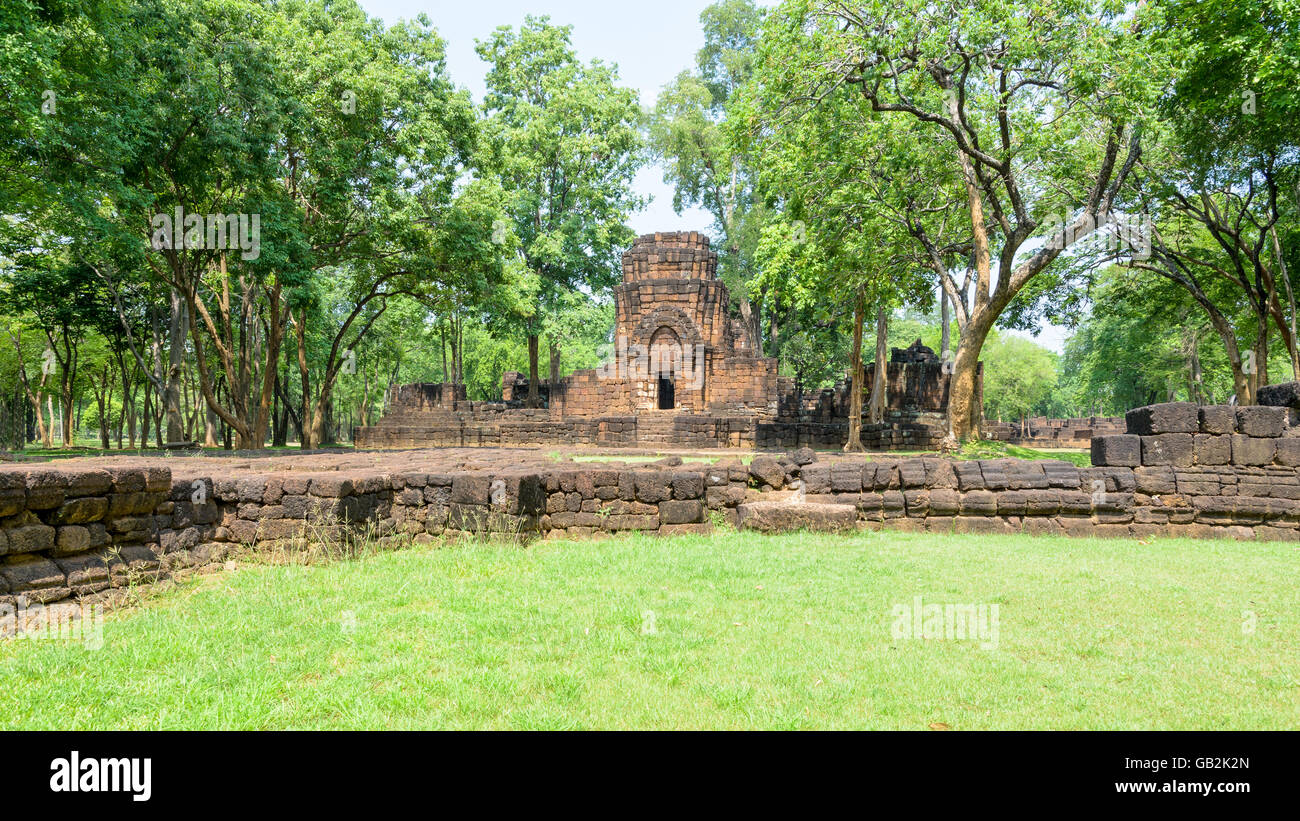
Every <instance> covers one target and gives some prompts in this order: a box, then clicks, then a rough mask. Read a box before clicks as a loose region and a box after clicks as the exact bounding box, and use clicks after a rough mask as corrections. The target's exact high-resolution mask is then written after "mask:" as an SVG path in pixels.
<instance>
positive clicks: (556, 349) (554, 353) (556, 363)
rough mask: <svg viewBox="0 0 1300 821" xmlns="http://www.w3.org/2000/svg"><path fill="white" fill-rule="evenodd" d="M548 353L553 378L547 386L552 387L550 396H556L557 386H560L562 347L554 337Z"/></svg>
mask: <svg viewBox="0 0 1300 821" xmlns="http://www.w3.org/2000/svg"><path fill="white" fill-rule="evenodd" d="M548 353H549V354H550V356H551V378H550V381H549V382H548V383H547V385H548V386H549V387H550V395H551V396H555V386H556V385H558V384H560V346H559V345H558V344H556V341H555V339H554V335H552V339H551V340H550V345H549V350H548Z"/></svg>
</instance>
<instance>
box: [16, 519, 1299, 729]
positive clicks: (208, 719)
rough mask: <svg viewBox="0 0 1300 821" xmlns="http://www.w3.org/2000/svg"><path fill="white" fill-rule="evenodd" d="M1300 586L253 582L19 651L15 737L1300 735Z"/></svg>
mask: <svg viewBox="0 0 1300 821" xmlns="http://www.w3.org/2000/svg"><path fill="white" fill-rule="evenodd" d="M1298 561H1300V548H1297V546H1296V545H1294V544H1283V543H1236V542H1208V541H1207V542H1200V541H1189V540H1155V541H1152V542H1151V543H1150V544H1146V545H1144V544H1141V543H1139V542H1137V541H1135V540H1074V539H1065V538H1048V537H1027V536H1026V537H1021V536H1016V537H989V536H982V537H974V536H969V537H958V536H933V535H921V534H917V535H912V534H891V533H865V534H858V535H849V536H836V537H830V536H820V535H810V534H794V535H784V536H773V537H764V536H755V535H750V534H740V533H735V532H723V533H719V534H717V535H715V536H713V537H710V538H703V537H689V538H688V537H682V538H675V539H654V538H621V539H611V540H606V541H599V542H546V543H538V544H534V545H533V546H531V547H529V548H527V549H521V548H518V547H510V546H505V545H481V544H480V545H461V546H454V547H446V548H442V549H429V548H409V549H403V550H398V551H393V552H385V553H377V554H370V555H366V556H363V557H361V558H357V559H354V560H347V561H337V562H333V563H328V564H320V565H305V566H304V565H271V564H252V565H247V564H246V565H241V566H240V568H239V569H238V570H235V571H228V572H223V573H220V574H216V575H212V576H206V577H203V578H202V579H200V580H198V581H196V582H192V583H187V584H186V585H183V586H181V587H179V588H177V589H174V590H172V591H170V592H167V593H164V594H162V595H160V596H158V597H156V598H152V599H149V600H147V601H146V602H145V603H143V604H142V605H140V606H137V607H133V608H128V609H124V610H119V611H117V612H115V613H112V614H110V615H109V617H108V620H107V623H106V624H105V626H104V639H105V643H104V646H103V647H102V648H101V649H98V650H92V649H89V648H87V647H85V646H84V645H81V644H74V643H71V642H67V641H57V640H21V641H14V640H11V641H6V642H0V715H2V716H4V720H3V726H4V727H5V728H6V729H18V728H21V729H35V728H78V729H110V728H113V729H116V728H516V729H550V728H611V729H612V728H656V729H657V728H886V729H892V728H904V729H919V730H924V729H927V728H931V727H935V728H939V727H941V726H947V727H951V728H953V729H959V730H965V729H980V728H1089V729H1094V728H1161V729H1166V728H1196V729H1219V728H1224V729H1226V728H1243V729H1294V728H1296V727H1300V670H1298V666H1300V624H1298V615H1300V591H1298V590H1297V586H1296V584H1295V580H1296V566H1297V563H1298ZM918 595H919V596H921V597H923V601H924V602H925V603H936V604H957V603H969V604H976V605H980V604H983V605H994V604H996V605H997V606H998V621H997V625H998V626H997V641H996V647H982V646H981V642H979V641H976V640H961V639H923V638H905V637H904V638H896V637H895V636H894V635H893V629H892V628H893V626H894V623H895V613H894V608H895V606H896V605H902V606H904V607H905V608H910V607H911V605H912V602H913V598H914V597H915V596H918ZM1252 614H1253V615H1252ZM1252 627H1253V629H1252Z"/></svg>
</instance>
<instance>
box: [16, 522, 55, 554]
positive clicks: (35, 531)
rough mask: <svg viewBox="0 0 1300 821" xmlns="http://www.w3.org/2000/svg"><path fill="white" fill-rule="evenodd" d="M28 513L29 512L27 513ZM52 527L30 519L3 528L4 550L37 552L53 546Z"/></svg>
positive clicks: (53, 534)
mask: <svg viewBox="0 0 1300 821" xmlns="http://www.w3.org/2000/svg"><path fill="white" fill-rule="evenodd" d="M28 515H30V514H28ZM33 518H34V517H33ZM54 536H55V533H54V528H52V527H50V526H49V525H46V524H42V523H41V522H40V521H31V522H30V523H29V524H24V525H19V526H18V527H13V528H7V529H6V530H5V540H4V552H6V553H37V552H40V551H42V550H49V549H50V548H52V547H54Z"/></svg>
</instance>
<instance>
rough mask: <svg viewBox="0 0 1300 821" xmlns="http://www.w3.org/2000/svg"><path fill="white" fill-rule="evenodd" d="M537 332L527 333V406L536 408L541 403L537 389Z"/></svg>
mask: <svg viewBox="0 0 1300 821" xmlns="http://www.w3.org/2000/svg"><path fill="white" fill-rule="evenodd" d="M537 380H538V373H537V334H529V335H528V407H530V408H536V407H538V406H539V405H541V398H540V395H539V393H538V391H537Z"/></svg>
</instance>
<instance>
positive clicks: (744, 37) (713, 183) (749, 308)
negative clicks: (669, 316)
mask: <svg viewBox="0 0 1300 821" xmlns="http://www.w3.org/2000/svg"><path fill="white" fill-rule="evenodd" d="M762 19H763V9H762V8H761V7H759V6H756V5H755V4H754V3H753V0H720V2H717V3H714V4H713V5H711V6H708V7H706V8H705V9H704V11H703V12H701V13H700V22H701V24H702V25H703V28H704V46H703V47H702V48H701V49H700V50H699V51H698V52H697V53H696V55H695V62H696V70H695V71H694V72H690V71H684V72H682V73H681V74H678V75H677V77H675V78H674V79H673V80H672V82H670V83H669V84H668V85H666V86H665V87H664V88H663V90H662V91H661V92H660V93H659V98H658V100H657V101H656V103H655V107H654V109H653V111H652V112H651V115H650V120H649V127H648V133H649V138H650V147H651V149H652V150H653V152H654V154H655V155H656V157H657V158H658V159H659V160H660V162H661V164H662V165H663V168H664V182H665V183H668V184H669V185H672V186H673V188H674V195H673V208H674V209H675V210H676V211H677V212H678V213H681V211H682V209H683V208H684V207H686V206H698V207H700V208H703V209H704V210H706V211H708V212H709V214H710V215H711V216H712V217H713V220H714V230H715V231H718V232H720V234H721V238H722V246H723V248H722V254H721V259H720V265H719V268H720V271H719V275H720V277H721V278H722V280H723V281H724V282H726V283H727V285H728V286H729V287H730V289H731V291H732V293H733V294H735V295H737V296H738V297H739V299H740V313H741V318H742V319H743V320H744V322H745V324H746V326H747V327H748V328H749V329H750V333H751V335H752V336H753V337H754V341H755V343H756V344H760V345H761V344H762V339H763V334H762V332H761V327H760V326H761V323H760V320H761V318H762V312H763V308H764V298H763V293H762V289H761V288H760V289H759V290H758V291H757V292H756V293H753V294H752V296H753V299H752V301H751V299H750V296H751V289H750V288H749V283H750V282H751V280H753V278H754V277H755V276H756V275H757V271H756V270H755V262H754V252H755V250H756V249H757V245H758V241H759V236H760V234H761V232H762V227H763V224H764V222H765V220H766V219H767V218H768V217H767V209H766V208H764V207H763V203H762V202H761V201H760V200H759V198H758V197H757V196H756V195H755V191H754V183H755V180H756V174H755V172H754V168H753V164H752V158H749V157H747V156H746V155H745V154H744V153H743V152H742V151H738V150H736V148H735V146H734V144H733V143H732V142H731V141H730V140H729V139H728V137H727V134H726V132H725V128H724V122H723V121H724V120H725V118H726V116H727V107H728V104H729V103H730V102H731V100H732V98H733V97H734V96H735V95H736V94H737V93H738V92H739V90H740V89H741V88H742V87H743V86H744V84H745V83H746V82H748V81H749V78H750V77H751V76H752V74H753V72H754V56H755V51H754V47H755V42H756V40H757V37H758V33H759V29H760V26H761V24H762ZM771 310H772V311H773V315H772V321H771V323H770V326H769V327H776V322H775V308H774V307H773V308H772V309H771ZM768 341H769V342H770V343H771V346H770V348H769V352H770V353H771V354H772V355H774V356H775V355H776V354H777V352H778V351H779V350H780V345H779V339H774V338H772V337H771V336H770V335H769V339H768Z"/></svg>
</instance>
